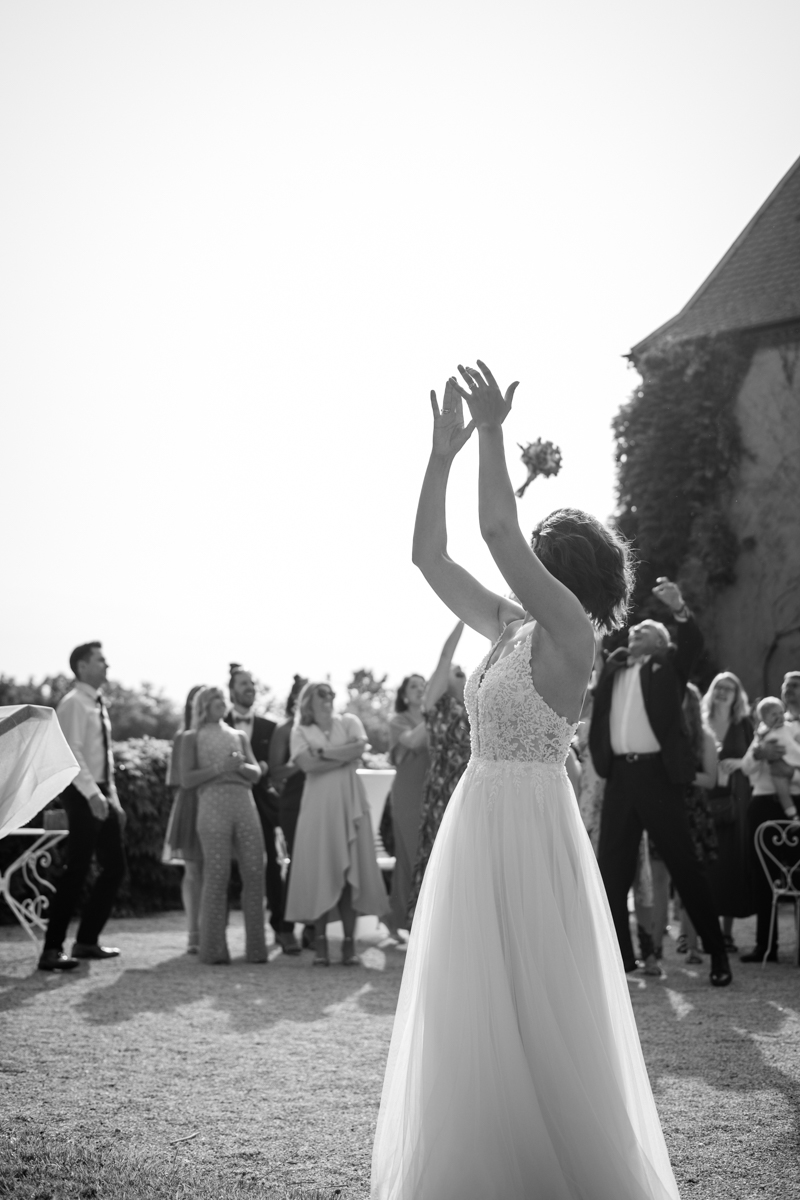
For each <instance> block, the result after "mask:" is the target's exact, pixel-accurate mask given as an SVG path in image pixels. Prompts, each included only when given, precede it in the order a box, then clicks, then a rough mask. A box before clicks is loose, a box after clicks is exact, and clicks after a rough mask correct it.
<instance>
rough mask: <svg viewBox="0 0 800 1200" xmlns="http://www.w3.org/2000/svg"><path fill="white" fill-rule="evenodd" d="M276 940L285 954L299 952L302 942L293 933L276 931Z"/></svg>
mask: <svg viewBox="0 0 800 1200" xmlns="http://www.w3.org/2000/svg"><path fill="white" fill-rule="evenodd" d="M275 941H276V942H277V943H278V945H279V946H280V948H281V950H282V951H283V953H284V954H299V953H300V943H299V942H298V940H297V938H296V937H295V936H294V934H293V933H276V934H275Z"/></svg>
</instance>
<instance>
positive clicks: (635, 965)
mask: <svg viewBox="0 0 800 1200" xmlns="http://www.w3.org/2000/svg"><path fill="white" fill-rule="evenodd" d="M643 966H644V963H643V961H642V960H641V958H635V959H634V960H633V962H631V963H625V974H626V975H632V974H633V972H634V971H641V969H642V967H643Z"/></svg>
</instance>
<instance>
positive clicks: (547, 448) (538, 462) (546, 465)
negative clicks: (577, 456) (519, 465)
mask: <svg viewBox="0 0 800 1200" xmlns="http://www.w3.org/2000/svg"><path fill="white" fill-rule="evenodd" d="M517 445H518V446H519V448H520V450H521V451H522V455H521V457H522V462H523V465H524V466H526V467H527V468H528V478H527V479H526V480H525V482H524V483H523V485H522V487H521V488H517V491H516V495H517V496H518V497H519V499H522V496H523V495H524V493H525V489H526V488H527V486H528V484H530V483H533V481H534V479H535V478H536V476H537V475H545V476H547V475H557V474H558V472H559V471H560V470H561V450H560V449H559V447H558V446H555V445H553V443H552V442H543V441H542V439H541V438H537V439H536V441H535V442H529V443H528V445H527V446H523V445H522V443H521V442H518V443H517Z"/></svg>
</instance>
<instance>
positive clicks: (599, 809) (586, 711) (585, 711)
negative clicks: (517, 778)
mask: <svg viewBox="0 0 800 1200" xmlns="http://www.w3.org/2000/svg"><path fill="white" fill-rule="evenodd" d="M602 670H603V649H602V640H601V639H600V638H598V639H597V642H596V649H595V658H594V669H593V671H592V678H591V681H590V684H589V687H588V688H587V690H586V696H585V697H584V701H583V708H582V709H581V716H580V721H579V722H578V728H577V731H576V734H575V740H574V742H573V747H574V750H575V753H576V754H577V756H578V763H579V764H580V777H579V780H578V789H577V792H576V795H577V797H578V808H579V809H580V814H581V818H582V820H583V823H584V825H585V826H586V832H587V833H588V834H589V840H590V841H591V843H592V849H593V850H594V852H595V854H597V847H598V845H599V842H600V820H601V817H602V814H603V792H604V790H605V780H604V779H601V778H600V776H599V775H598V774H597V771H596V770H595V768H594V763H593V762H592V755H591V752H590V750H589V730H590V728H591V724H592V709H593V708H594V688H595V685H596V684H597V680H598V679H599V678H600V674H601V672H602Z"/></svg>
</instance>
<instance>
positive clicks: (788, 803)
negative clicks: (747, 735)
mask: <svg viewBox="0 0 800 1200" xmlns="http://www.w3.org/2000/svg"><path fill="white" fill-rule="evenodd" d="M785 715H786V710H785V709H784V707H783V702H782V701H781V700H779V699H778V698H777V696H765V697H764V699H763V700H760V701H759V702H758V704H757V705H756V716H757V717H758V720H759V722H760V724H759V726H758V729H757V730H756V741H757V742H758V743H759V744H760V745H762V746H763V745H766V744H769V745H773V746H780V748H781V750H782V751H783V758H782V759H780V760H778V761H777V762H771V763H765V764H764V765H765V766H768V767H769V773H770V776H771V778H772V783H773V786H774V788H775V793H776V795H777V797H778V799H779V800H780V802H781V807H782V808H783V810H784V812H785V813H786V815H787V817H792V818H794V817H796V816H797V809H796V807H795V802H794V799H793V797H792V795H791V792H790V791H789V785H790V783H791V779H792V775H793V774H794V770H795V768H800V743H798V742H796V741H795V740H794V737H793V736H792V733H791V731H790V730H789V729H787V728H786V726H785V725H784V723H783V721H784V717H785Z"/></svg>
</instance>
